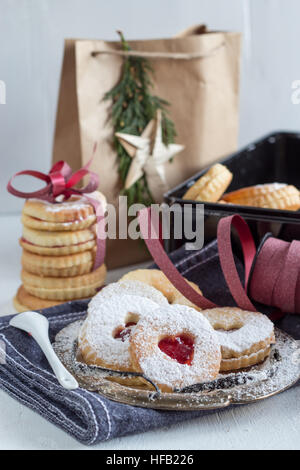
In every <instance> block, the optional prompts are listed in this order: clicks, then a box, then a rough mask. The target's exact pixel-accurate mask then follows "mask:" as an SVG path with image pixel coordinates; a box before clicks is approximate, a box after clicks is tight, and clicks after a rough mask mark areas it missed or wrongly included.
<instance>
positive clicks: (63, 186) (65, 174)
mask: <svg viewBox="0 0 300 470" xmlns="http://www.w3.org/2000/svg"><path fill="white" fill-rule="evenodd" d="M95 149H96V147H94V152H95ZM92 160H93V158H91V159H90V161H89V162H88V163H87V164H86V165H85V166H83V167H82V168H80V170H78V171H76V172H75V173H72V169H71V167H70V166H69V165H68V164H67V163H66V162H64V161H59V162H57V163H55V165H53V167H52V168H51V170H50V171H49V173H48V174H46V173H41V172H40V171H34V170H24V171H19V172H18V173H16V174H15V175H14V176H13V177H12V178H11V179H10V180H9V182H8V184H7V191H9V192H10V193H11V194H13V195H14V196H16V197H20V198H23V199H29V198H36V199H42V200H44V201H48V202H51V203H57V204H59V203H60V202H63V201H65V200H68V199H69V198H70V197H71V196H72V195H80V196H83V197H85V198H86V199H87V200H88V201H89V202H90V204H91V205H92V206H93V207H94V210H95V214H96V222H97V230H96V241H97V251H96V256H95V261H94V267H93V269H94V270H95V269H97V268H99V267H100V266H101V265H102V264H103V262H104V258H105V244H106V243H105V239H106V233H105V227H104V223H103V221H104V210H103V207H102V204H101V202H100V201H98V200H97V199H94V198H92V197H88V196H87V194H89V193H92V192H94V191H96V189H97V188H98V185H99V176H98V175H97V174H96V173H94V172H92V171H90V170H89V167H90V165H91V163H92ZM22 175H26V176H33V177H34V178H37V179H39V180H41V181H44V182H45V183H46V186H45V187H44V188H42V189H39V190H37V191H32V192H22V191H19V190H17V189H15V188H14V187H13V185H12V182H13V180H14V179H15V178H16V177H17V176H22ZM87 175H88V176H89V177H90V179H89V182H88V183H87V185H86V186H85V187H84V188H81V189H78V188H75V186H76V185H77V184H78V183H79V182H80V181H81V180H82V178H84V176H87ZM58 196H63V201H57V197H58Z"/></svg>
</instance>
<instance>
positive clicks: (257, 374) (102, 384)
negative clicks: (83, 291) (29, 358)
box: [53, 321, 300, 411]
mask: <svg viewBox="0 0 300 470" xmlns="http://www.w3.org/2000/svg"><path fill="white" fill-rule="evenodd" d="M81 323H82V321H76V322H74V323H72V324H70V325H68V326H67V327H66V328H64V329H63V330H61V331H60V332H59V333H58V334H57V336H56V338H55V343H54V344H53V347H54V350H55V352H56V354H57V355H58V357H59V358H60V360H61V361H62V363H63V364H64V365H65V367H66V368H67V369H68V370H69V371H70V372H71V374H73V375H74V376H75V377H76V379H77V381H78V383H79V385H80V387H82V388H85V389H87V390H90V391H94V392H98V393H99V394H101V395H104V396H105V397H107V398H109V399H110V400H113V401H117V402H120V403H125V404H127V405H132V406H141V407H145V408H155V409H161V410H180V411H184V410H186V411H187V410H212V409H217V408H225V407H227V406H229V405H233V404H246V403H252V402H255V401H257V400H263V399H265V398H268V397H271V396H273V395H276V394H278V393H280V392H283V391H284V390H287V389H288V388H290V387H291V386H292V385H294V384H295V383H296V382H298V380H300V356H299V344H298V342H297V341H295V340H294V339H293V338H291V337H290V336H289V335H287V334H286V333H284V332H283V331H281V330H278V329H276V331H275V334H276V345H274V346H273V347H272V351H271V354H270V357H269V358H268V359H267V360H266V361H264V362H263V363H262V364H259V365H257V366H254V367H252V368H250V369H248V370H244V371H240V372H236V373H230V374H226V375H225V374H222V375H221V374H220V376H219V378H218V380H217V381H215V382H212V383H211V384H206V385H205V386H204V387H203V385H202V386H200V387H201V390H197V386H195V390H193V389H192V390H188V391H185V392H184V393H183V392H174V393H160V394H157V393H153V391H152V392H151V391H150V390H146V389H139V388H132V387H128V386H124V385H120V384H118V383H116V382H112V381H110V380H108V379H107V378H105V377H103V376H101V374H100V376H98V375H99V374H95V373H93V371H91V370H87V369H86V368H84V367H83V368H82V367H79V364H80V363H78V362H77V361H75V360H74V343H75V342H76V340H77V337H78V332H79V328H80V325H81ZM200 387H199V388H200Z"/></svg>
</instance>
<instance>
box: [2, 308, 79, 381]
mask: <svg viewBox="0 0 300 470" xmlns="http://www.w3.org/2000/svg"><path fill="white" fill-rule="evenodd" d="M9 324H10V325H11V326H14V327H15V328H19V329H20V330H24V331H26V332H27V333H30V334H31V336H32V337H33V338H34V339H35V341H36V342H37V343H38V345H39V347H40V348H41V350H42V351H43V353H44V354H45V356H46V358H47V359H48V362H49V364H50V366H51V367H52V369H53V372H54V374H55V375H56V378H57V380H58V381H59V383H60V384H61V385H62V386H63V387H64V388H66V389H67V390H74V389H75V388H78V382H77V380H76V379H75V378H74V377H73V375H71V374H70V373H69V372H68V371H67V369H66V368H65V366H64V365H63V364H62V363H61V362H60V360H59V359H58V357H57V355H56V354H55V352H54V350H53V348H52V345H51V343H50V340H49V322H48V320H47V318H46V317H44V316H43V315H40V314H39V313H36V312H24V313H19V314H18V315H16V316H14V317H13V318H12V319H11V320H10V322H9Z"/></svg>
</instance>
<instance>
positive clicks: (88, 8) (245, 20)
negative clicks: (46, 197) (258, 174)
mask: <svg viewBox="0 0 300 470" xmlns="http://www.w3.org/2000/svg"><path fill="white" fill-rule="evenodd" d="M299 15H300V2H299V0H226V1H225V0H151V1H148V0H126V1H125V0H109V1H108V0H0V80H3V81H5V83H6V87H7V90H6V93H7V103H6V104H5V105H3V104H1V105H0V159H1V167H0V168H1V169H0V212H3V213H5V212H14V211H17V210H19V209H20V207H21V205H22V201H20V200H18V199H16V198H14V197H12V196H10V195H9V194H6V191H5V186H6V182H7V180H8V178H9V176H10V175H12V174H13V173H15V172H16V171H17V170H19V169H25V168H32V169H34V168H35V169H40V170H45V171H46V170H48V169H49V167H50V163H51V151H52V139H53V130H54V122H55V111H56V104H57V95H58V83H59V75H60V68H61V61H62V53H63V39H64V38H66V37H76V38H99V39H109V40H112V39H116V34H115V30H116V29H122V30H123V31H124V32H125V33H126V36H127V38H128V39H140V38H153V37H168V36H172V35H173V34H175V33H176V32H178V31H180V30H182V29H184V28H186V27H187V26H190V25H191V24H196V23H203V22H205V23H206V24H207V25H208V26H209V27H210V28H211V29H225V30H233V31H242V32H243V33H244V44H243V60H242V83H241V85H242V87H241V125H240V139H239V143H240V146H241V145H244V144H247V143H249V142H250V141H252V140H254V139H256V138H258V137H261V136H262V135H263V134H265V133H267V132H269V131H273V130H279V129H291V130H298V129H299V127H300V106H296V105H293V104H292V102H291V93H292V90H291V85H292V82H293V81H294V80H297V79H300V63H299V44H300V41H299V39H300V32H299Z"/></svg>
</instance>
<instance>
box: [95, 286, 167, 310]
mask: <svg viewBox="0 0 300 470" xmlns="http://www.w3.org/2000/svg"><path fill="white" fill-rule="evenodd" d="M120 295H137V296H141V297H144V298H147V299H150V300H153V302H156V303H157V304H158V305H168V301H167V299H166V297H165V296H164V295H163V294H162V293H161V292H160V291H159V290H157V289H155V288H154V287H152V286H150V285H148V284H144V283H143V282H140V281H119V282H115V283H112V284H109V285H108V286H106V287H104V288H103V289H102V290H101V291H100V292H99V293H98V294H97V295H95V297H93V299H92V300H91V301H90V303H89V309H88V311H89V312H92V311H94V310H97V309H98V308H99V305H101V302H102V300H103V299H104V298H112V297H115V296H120Z"/></svg>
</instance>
